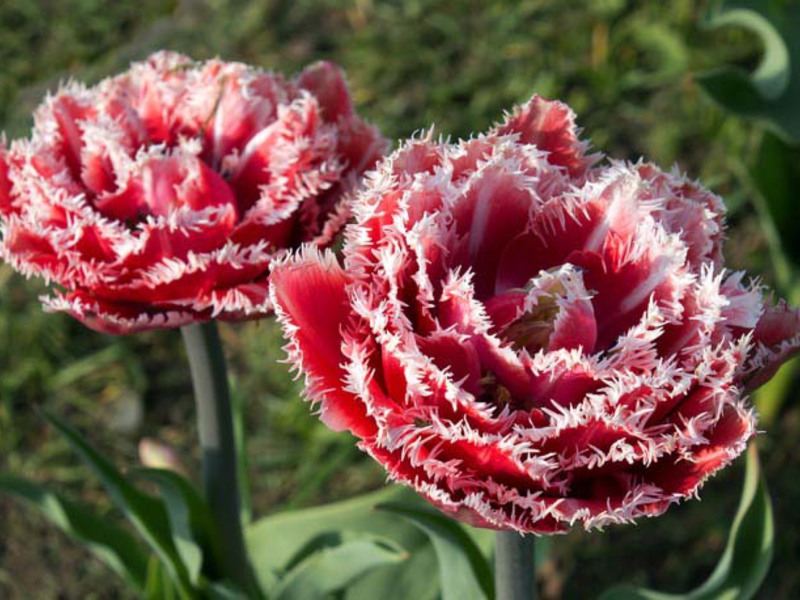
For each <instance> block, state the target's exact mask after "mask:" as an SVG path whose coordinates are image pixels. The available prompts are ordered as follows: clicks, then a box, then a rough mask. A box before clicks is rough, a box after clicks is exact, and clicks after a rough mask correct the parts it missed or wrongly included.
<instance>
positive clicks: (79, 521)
mask: <svg viewBox="0 0 800 600" xmlns="http://www.w3.org/2000/svg"><path fill="white" fill-rule="evenodd" d="M0 490H2V491H3V492H5V493H7V494H10V495H11V496H14V497H16V498H18V499H19V500H23V501H25V502H28V503H29V504H32V505H33V506H35V507H36V508H37V509H38V510H39V511H41V512H42V514H44V515H45V516H46V517H47V518H48V519H49V520H50V521H51V522H52V523H54V524H55V525H57V526H58V527H59V528H61V529H62V530H63V531H64V532H65V533H66V534H67V535H69V536H70V537H72V538H74V539H75V540H78V541H79V542H83V543H84V544H85V545H86V547H87V548H88V549H89V550H91V551H92V553H93V554H94V555H95V556H97V557H98V558H99V559H100V560H102V561H103V562H104V563H106V564H107V565H108V566H109V567H111V569H113V570H114V571H116V572H117V573H118V574H119V575H121V576H122V577H123V578H125V579H126V580H127V581H129V582H130V583H131V585H133V586H134V587H135V588H136V589H137V590H139V591H142V590H144V586H145V578H146V573H147V555H146V554H145V552H144V550H143V549H142V548H141V546H140V545H139V542H137V541H136V540H135V539H134V538H133V537H132V536H131V535H130V534H129V533H128V532H126V531H125V530H124V529H122V528H120V527H119V526H117V525H115V524H114V523H113V522H111V521H108V520H107V519H104V518H103V517H101V516H100V515H98V514H96V513H95V512H94V511H93V510H92V509H91V508H90V507H88V506H85V505H83V504H81V503H78V502H75V501H72V500H68V499H66V498H63V497H62V496H61V495H59V494H56V493H54V492H51V491H49V490H48V489H46V488H45V487H43V486H41V485H39V484H37V483H34V482H31V481H28V480H26V479H22V478H20V477H16V476H14V475H11V474H8V473H0Z"/></svg>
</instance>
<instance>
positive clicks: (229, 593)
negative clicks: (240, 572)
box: [206, 581, 250, 600]
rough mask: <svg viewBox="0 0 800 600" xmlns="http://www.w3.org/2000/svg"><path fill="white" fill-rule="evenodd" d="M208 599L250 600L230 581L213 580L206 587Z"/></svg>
mask: <svg viewBox="0 0 800 600" xmlns="http://www.w3.org/2000/svg"><path fill="white" fill-rule="evenodd" d="M206 594H207V595H208V597H209V599H210V600H250V598H248V597H247V594H245V593H244V592H242V591H240V590H239V589H238V588H236V587H235V586H233V585H232V584H230V583H225V582H219V581H218V582H215V583H212V584H210V585H209V586H208V587H207V588H206Z"/></svg>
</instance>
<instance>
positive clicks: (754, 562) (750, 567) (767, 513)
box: [600, 444, 775, 600]
mask: <svg viewBox="0 0 800 600" xmlns="http://www.w3.org/2000/svg"><path fill="white" fill-rule="evenodd" d="M774 534H775V530H774V522H773V517H772V504H771V502H770V499H769V494H768V493H767V485H766V481H765V480H764V477H763V475H761V473H760V466H759V461H758V449H757V448H756V446H755V445H754V444H753V445H751V446H750V448H749V450H748V451H747V468H746V470H745V477H744V486H743V488H742V498H741V500H740V502H739V509H738V510H737V512H736V517H735V518H734V521H733V525H732V526H731V531H730V535H729V537H728V544H727V546H726V547H725V551H724V552H723V554H722V557H721V558H720V560H719V562H718V563H717V566H716V568H715V569H714V571H713V573H711V575H710V576H709V578H708V579H707V580H706V581H705V583H703V585H701V586H700V587H698V588H697V589H695V590H693V591H691V592H689V593H687V594H662V593H660V592H655V591H652V590H645V589H636V588H633V587H629V586H622V587H618V588H613V589H611V590H609V591H607V592H606V593H604V594H603V595H602V596H601V597H600V598H601V600H679V599H684V600H748V599H749V598H752V597H754V596H755V593H756V592H757V591H758V588H759V587H760V586H761V583H762V582H763V581H764V577H766V575H767V571H768V570H769V565H770V562H771V561H772V552H773V543H774Z"/></svg>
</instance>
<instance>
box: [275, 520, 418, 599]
mask: <svg viewBox="0 0 800 600" xmlns="http://www.w3.org/2000/svg"><path fill="white" fill-rule="evenodd" d="M406 557H407V554H406V553H405V552H404V551H403V550H402V549H401V548H398V546H397V545H396V544H394V543H393V542H391V541H390V540H386V539H381V538H378V537H373V536H368V535H365V534H361V535H360V536H357V537H355V539H353V540H352V541H344V542H343V543H341V544H339V545H334V546H330V547H323V548H322V549H320V550H317V551H315V552H311V553H310V554H308V555H307V556H306V557H305V558H303V559H302V560H300V561H299V562H297V563H296V564H295V565H294V566H293V568H292V569H291V570H290V571H289V572H288V573H287V574H286V575H285V576H284V577H283V578H282V579H281V581H280V582H279V583H278V585H277V586H276V587H275V588H274V589H273V590H271V592H270V594H269V596H270V597H271V598H275V600H315V599H317V598H324V597H327V596H328V595H330V594H334V593H336V592H340V591H341V590H343V589H345V588H346V587H347V586H349V585H350V584H351V583H352V582H353V581H355V580H356V579H358V578H359V577H361V576H362V575H364V574H365V573H367V572H368V571H370V570H372V569H375V568H376V567H380V566H384V565H388V564H396V563H399V562H401V561H403V560H404V559H405V558H406Z"/></svg>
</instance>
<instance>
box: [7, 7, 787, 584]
mask: <svg viewBox="0 0 800 600" xmlns="http://www.w3.org/2000/svg"><path fill="white" fill-rule="evenodd" d="M765 4H770V5H773V4H791V2H789V3H786V2H785V1H784V2H783V3H781V2H770V3H766V2H765ZM795 7H796V5H795ZM712 8H713V7H712V6H711V3H710V2H709V1H708V0H675V1H673V2H669V3H666V2H654V1H651V2H641V1H633V0H596V1H593V2H583V1H579V0H567V1H565V0H535V1H534V0H491V1H485V2H481V1H477V0H475V1H468V0H448V1H444V0H408V1H401V0H393V1H384V2H380V1H378V0H338V1H334V0H173V1H166V2H165V1H163V0H136V1H134V0H124V1H123V0H118V1H116V2H102V1H100V0H0V129H4V130H5V131H6V135H7V137H8V138H9V139H13V138H14V137H19V136H25V135H27V133H28V131H29V127H30V123H31V119H30V114H31V111H32V109H33V108H34V107H35V106H36V104H38V103H39V102H40V101H41V99H42V97H43V95H44V94H45V93H46V92H47V91H48V90H54V89H56V88H57V86H58V84H59V82H60V81H65V80H67V79H70V78H75V79H80V80H84V81H89V82H94V81H97V80H99V79H100V78H102V77H104V76H107V75H110V74H112V73H115V72H117V71H119V70H122V69H125V68H126V67H127V65H128V63H129V62H130V61H132V60H137V59H141V58H144V57H145V56H146V55H147V54H149V53H150V52H152V51H154V50H157V49H160V48H170V49H175V50H180V51H183V52H186V53H188V54H190V55H192V56H193V57H195V58H197V59H204V58H209V57H213V56H220V57H222V58H224V59H226V60H240V61H244V62H248V63H252V64H255V65H259V66H262V67H265V68H269V69H273V70H278V71H282V72H284V73H286V74H291V73H293V72H295V71H297V70H299V69H300V68H301V67H302V66H303V65H304V64H306V63H308V62H311V61H314V60H318V59H323V58H324V59H329V60H333V61H336V62H338V63H340V64H341V65H342V66H343V67H344V68H345V70H346V71H347V74H348V78H349V81H350V86H351V89H352V92H353V96H354V98H355V102H356V105H357V108H358V109H359V110H360V111H361V113H362V114H364V115H365V116H366V117H367V118H368V119H369V120H371V121H372V122H373V123H375V124H376V125H378V126H379V127H380V128H381V129H382V130H383V132H384V133H385V134H386V136H387V137H389V138H391V139H392V140H395V141H396V140H397V139H398V138H404V137H407V136H409V135H411V134H412V133H413V132H415V131H416V130H419V129H421V128H427V127H429V126H430V125H431V124H435V126H436V129H437V131H438V132H440V133H442V134H445V135H449V136H451V137H452V138H457V137H463V136H469V135H470V133H471V132H479V131H483V130H485V129H486V128H488V127H489V126H491V125H492V124H493V123H494V122H495V121H497V120H499V119H500V118H501V116H502V113H503V111H506V110H509V109H510V108H511V107H512V106H513V104H515V103H519V102H522V101H525V100H526V99H527V98H528V97H529V96H530V95H531V94H532V93H533V92H537V93H539V94H542V95H544V96H548V97H555V98H560V99H562V100H565V101H566V102H567V103H569V104H570V105H571V106H572V107H573V109H575V111H576V112H577V113H578V116H579V124H580V125H581V126H582V127H583V129H584V135H585V136H586V137H588V138H590V139H591V140H592V143H593V146H594V148H596V149H598V150H603V151H605V152H607V153H608V154H609V155H611V156H615V157H618V158H629V159H637V158H639V157H641V156H644V157H647V158H648V159H649V160H652V161H654V162H656V163H658V164H659V165H661V166H662V167H664V168H669V167H670V166H671V165H673V164H677V165H678V166H679V167H680V169H682V170H684V171H686V172H688V173H689V175H690V176H691V177H693V178H698V179H701V180H702V181H703V182H704V184H705V185H707V186H708V187H710V188H712V189H713V190H714V191H716V192H717V193H719V194H721V195H722V196H723V197H724V198H725V200H726V203H727V205H728V208H729V211H730V213H729V219H728V226H729V232H728V234H729V235H728V242H727V263H728V265H729V266H730V267H731V268H732V269H747V270H748V271H749V272H750V273H753V274H759V275H760V276H761V277H762V278H763V280H764V281H765V282H766V283H768V284H770V285H773V286H776V287H777V288H778V290H779V293H780V294H781V295H789V296H794V298H795V301H797V296H798V294H797V293H796V289H797V286H796V285H795V284H794V281H795V278H794V271H795V269H796V267H795V266H794V265H795V264H796V259H795V258H794V257H795V256H798V254H799V253H797V252H795V251H793V249H792V246H793V245H797V244H798V241H797V240H794V239H793V238H792V235H791V233H792V232H791V229H792V227H793V225H794V223H795V222H796V221H795V220H794V219H795V216H797V215H798V214H800V207H798V208H794V207H793V206H792V204H791V199H792V188H791V187H786V188H785V189H784V188H780V189H777V188H775V183H774V182H776V181H788V179H786V178H787V177H790V176H795V177H796V178H797V179H796V180H797V181H798V182H799V183H800V175H799V174H798V173H800V161H798V160H797V158H798V154H797V152H796V151H792V150H790V149H789V147H788V146H786V145H785V143H784V142H785V141H787V137H786V136H785V135H784V136H783V138H779V137H777V136H775V135H773V134H772V133H765V129H764V127H763V126H762V124H760V123H759V122H756V121H750V120H746V119H742V118H739V117H738V116H736V115H735V114H733V113H732V112H730V111H729V110H726V109H725V108H724V107H722V106H720V105H719V104H718V103H716V102H715V101H714V100H713V99H712V97H711V96H710V95H709V94H708V93H706V92H705V91H704V89H703V87H702V86H701V85H700V84H699V81H700V79H699V78H698V74H703V73H707V72H709V71H713V70H714V69H719V68H722V67H725V66H728V67H729V68H730V66H731V65H733V66H734V67H738V68H740V69H742V70H743V71H742V72H746V71H749V70H752V69H754V68H756V67H757V66H758V65H759V62H760V60H761V57H762V44H761V42H760V40H759V38H758V37H757V36H756V35H755V34H753V33H752V32H751V31H749V30H747V29H746V28H744V27H740V26H735V25H732V26H726V27H716V28H711V27H710V26H709V24H708V15H709V14H711V12H710V11H711V10H712ZM795 12H800V11H795ZM792 51H794V50H792ZM795 55H797V53H795ZM795 64H796V63H795ZM794 81H795V83H794V84H792V85H794V86H795V88H794V89H796V85H797V78H795V80H794ZM726 89H728V88H724V87H723V93H722V94H721V93H720V90H719V89H717V92H716V97H717V99H720V96H721V95H722V96H723V98H722V99H723V100H724V91H725V90H726ZM712 91H713V90H712ZM731 93H732V94H733V93H734V92H731ZM733 99H735V98H733ZM797 105H800V100H798V104H797ZM761 116H762V117H763V115H761ZM798 118H800V117H798ZM772 130H773V131H778V132H780V127H778V126H775V123H773V127H772ZM782 140H783V141H782ZM788 141H791V139H789V140H788ZM769 152H772V154H769ZM770 157H772V159H770ZM792 160H794V161H795V162H794V163H792ZM776 164H779V165H784V167H786V165H790V166H791V165H792V164H794V165H795V167H792V168H794V169H795V171H793V175H792V174H791V173H790V174H787V173H788V171H786V169H789V168H790V167H786V169H784V170H780V169H779V168H778V167H776V166H775V165H776ZM781 168H783V167H781ZM775 169H778V171H777V172H776V171H775ZM770 182H772V183H770ZM770 185H773V188H770V187H769V186H770ZM776 189H777V191H776ZM797 190H800V187H796V188H794V197H797V195H798V194H800V191H797ZM780 193H782V194H783V196H782V197H783V198H784V204H783V205H780V206H781V207H782V208H780V210H782V211H783V212H780V210H778V209H776V208H775V206H776V205H775V204H774V202H773V203H772V204H771V202H772V199H774V197H776V194H778V195H780ZM787 199H788V200H787ZM796 204H798V205H800V202H796ZM776 211H777V212H776ZM776 215H777V216H776ZM795 237H800V236H795ZM42 291H43V288H42V287H41V286H40V282H37V281H32V282H26V281H24V280H22V279H21V278H20V277H19V276H18V275H16V274H14V273H12V271H11V270H10V269H9V268H8V267H6V266H5V265H3V266H0V470H6V471H11V472H14V473H16V474H19V475H24V476H26V477H31V478H34V479H36V480H39V481H42V482H47V483H49V484H50V485H52V486H54V487H55V488H57V489H59V490H62V491H64V492H66V493H68V494H72V495H74V496H80V497H82V498H84V499H85V500H88V501H91V502H95V503H99V504H100V505H101V506H106V507H107V510H108V511H110V512H113V509H112V508H111V505H110V503H109V502H108V500H107V498H106V497H105V495H104V494H103V492H102V491H101V490H100V487H99V485H98V484H97V483H96V481H95V480H94V479H93V478H92V477H91V476H90V475H89V473H88V471H87V470H86V469H85V468H84V467H83V465H79V464H78V462H77V459H75V458H74V456H73V455H72V454H71V453H70V452H69V450H68V448H67V447H66V444H65V443H64V441H63V440H62V439H59V438H58V437H57V435H56V434H55V433H54V432H53V431H52V430H50V429H49V428H48V427H46V426H45V424H44V422H43V419H42V418H41V416H40V415H39V414H38V412H37V409H39V408H41V407H46V408H47V409H49V410H51V411H53V412H55V413H57V414H59V415H61V416H63V417H66V418H67V419H69V420H70V421H71V422H72V423H73V424H75V425H77V426H78V427H79V428H80V429H81V430H83V431H84V432H86V433H87V434H88V436H89V438H90V439H91V440H92V442H93V443H94V444H96V445H97V446H98V447H99V448H100V449H101V450H102V451H103V453H104V454H105V455H106V456H109V457H111V458H112V459H113V460H114V461H115V462H116V463H117V464H118V465H120V466H122V467H125V466H132V465H135V464H137V462H138V458H137V445H138V444H139V441H140V440H141V439H142V438H143V437H151V438H156V439H158V440H161V441H163V442H166V443H169V444H171V445H173V446H174V447H175V448H176V449H177V450H178V451H179V452H180V453H181V454H182V456H183V458H184V460H185V461H186V463H187V464H188V465H189V466H190V469H194V470H196V465H197V456H196V455H195V450H194V448H195V431H194V416H193V405H192V399H191V388H190V381H189V374H188V370H187V369H184V368H182V365H181V363H180V362H177V361H176V360H175V357H176V356H179V357H181V358H182V357H183V348H182V345H181V340H180V335H179V333H178V332H177V331H159V332H152V333H146V334H139V335H133V336H128V337H119V338H117V337H111V336H104V335H101V334H97V333H94V332H91V331H89V330H88V329H85V328H84V327H83V326H82V325H80V324H79V323H78V322H76V321H73V320H72V319H70V318H69V317H66V316H64V315H47V314H44V313H43V312H42V311H41V308H40V305H39V303H38V301H37V295H38V294H40V293H42ZM222 334H223V337H224V342H225V346H226V352H227V353H228V358H229V361H230V365H231V370H232V378H233V384H234V390H235V397H236V399H237V401H238V402H239V403H240V406H241V407H242V409H243V411H244V415H245V419H244V426H245V430H246V433H247V448H248V459H249V475H250V477H249V479H250V484H251V490H250V492H251V493H250V502H251V508H252V511H253V512H254V513H255V514H258V515H263V514H266V513H269V512H273V511H275V510H278V509H280V510H286V509H289V508H299V507H303V506H311V505H315V504H319V503H323V502H328V501H331V500H335V499H341V498H345V497H348V496H351V495H354V494H356V493H359V492H363V491H367V490H371V489H376V488H378V487H380V486H381V485H383V483H384V476H383V473H382V471H381V469H380V468H379V467H378V466H377V465H375V464H373V462H372V461H371V460H369V459H368V458H366V457H365V456H363V455H362V454H361V453H360V452H359V451H358V450H356V449H355V448H354V445H353V441H352V439H351V438H349V437H348V436H347V435H346V434H336V433H332V432H330V431H328V430H327V429H326V428H324V426H322V425H321V424H320V423H319V422H318V421H317V419H316V418H315V417H313V416H311V415H310V414H309V411H308V407H307V406H306V405H305V404H304V403H303V402H301V401H300V400H299V399H298V395H299V390H300V386H299V384H298V383H297V382H294V381H293V380H292V379H291V377H290V375H289V374H288V372H287V368H286V366H285V365H282V364H278V363H277V362H276V360H277V359H279V358H283V356H284V355H283V352H282V351H281V350H280V347H281V344H282V342H281V338H280V333H279V331H278V330H277V328H276V326H275V324H274V323H273V322H272V321H271V320H265V321H263V322H258V323H244V324H236V325H225V326H223V328H222ZM796 372H797V369H796V368H794V369H793V368H792V367H790V368H789V369H788V370H785V371H784V372H783V373H782V377H781V378H780V379H779V381H778V383H776V384H775V385H774V386H773V388H771V390H767V392H765V393H764V395H763V397H762V398H759V403H760V405H759V408H760V409H761V412H762V413H763V414H764V419H763V420H762V429H765V430H766V434H765V435H762V436H761V437H760V439H759V444H760V446H761V448H762V460H763V464H764V466H765V469H766V474H767V478H768V481H769V486H770V490H771V493H772V498H773V502H774V504H775V510H776V526H777V531H778V537H777V546H776V556H775V561H774V564H773V567H772V569H771V571H770V574H769V576H768V579H767V582H766V584H765V587H764V588H763V590H762V595H761V596H760V597H764V598H796V597H800V571H798V569H797V567H796V564H797V561H798V558H800V511H797V509H796V507H797V506H798V505H800V460H798V459H799V458H800V444H798V440H800V405H798V404H797V403H796V402H794V401H793V398H794V396H796V395H797V394H796V393H795V391H796V390H795V388H796V377H795V375H794V374H795V373H796ZM741 481H742V465H741V464H739V465H738V466H736V467H733V468H731V469H728V470H727V471H726V472H724V473H723V474H721V475H720V476H718V477H716V478H715V479H714V480H712V481H710V482H709V483H708V484H707V485H706V488H705V489H704V490H703V495H702V496H703V499H702V501H701V502H697V501H693V502H689V503H687V504H685V505H683V506H679V507H675V508H673V509H671V510H670V511H669V512H668V513H667V515H666V516H664V517H662V518H659V519H654V520H651V521H642V522H640V523H639V524H638V525H637V526H624V527H612V528H609V529H608V530H607V531H605V532H603V533H593V534H585V533H583V532H581V531H575V532H573V533H571V534H569V535H567V536H562V537H557V538H553V539H551V540H549V542H546V544H547V545H548V546H549V556H548V559H547V561H546V562H545V564H544V565H543V568H542V571H541V584H542V589H543V590H544V597H545V598H586V597H590V596H591V595H592V594H588V595H587V592H586V590H592V591H593V593H598V592H599V591H600V590H602V589H604V588H605V587H607V586H609V585H611V584H613V583H619V582H621V581H622V580H623V579H624V580H625V581H629V582H633V583H636V584H643V585H644V584H646V585H649V586H652V587H656V588H658V589H660V590H663V591H671V592H680V591H685V590H687V589H690V588H691V587H692V586H694V585H696V584H698V583H699V582H701V581H702V580H703V579H704V578H705V577H706V576H707V574H708V573H709V571H710V569H711V568H712V567H713V565H714V564H715V563H716V561H717V559H718V557H719V555H720V553H721V552H722V549H723V547H724V544H725V540H726V535H727V528H728V526H729V524H730V521H731V519H732V518H733V514H734V512H735V509H736V505H737V502H738V499H739V493H740V488H741ZM543 544H545V543H543ZM0 597H2V598H9V599H16V598H20V599H22V598H37V599H38V598H42V599H49V598H53V599H55V598H125V597H128V596H127V592H126V591H125V589H124V587H123V583H122V581H121V580H119V579H117V578H116V576H115V575H113V574H112V573H111V572H110V571H108V570H106V569H105V568H104V567H103V565H101V564H100V563H99V562H97V561H96V560H95V559H94V558H93V557H91V556H90V555H89V554H88V553H87V552H86V551H84V550H82V549H81V548H79V547H78V545H76V544H75V543H73V542H71V541H70V540H68V539H67V538H66V536H64V535H62V534H61V533H60V532H59V531H58V530H56V529H55V528H54V527H52V526H51V525H49V524H48V523H47V522H45V520H44V519H43V518H41V517H40V516H39V515H38V514H37V513H34V512H33V511H32V510H29V509H27V508H26V507H23V506H20V505H18V504H16V503H14V502H12V501H11V500H8V499H6V498H4V497H0Z"/></svg>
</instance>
